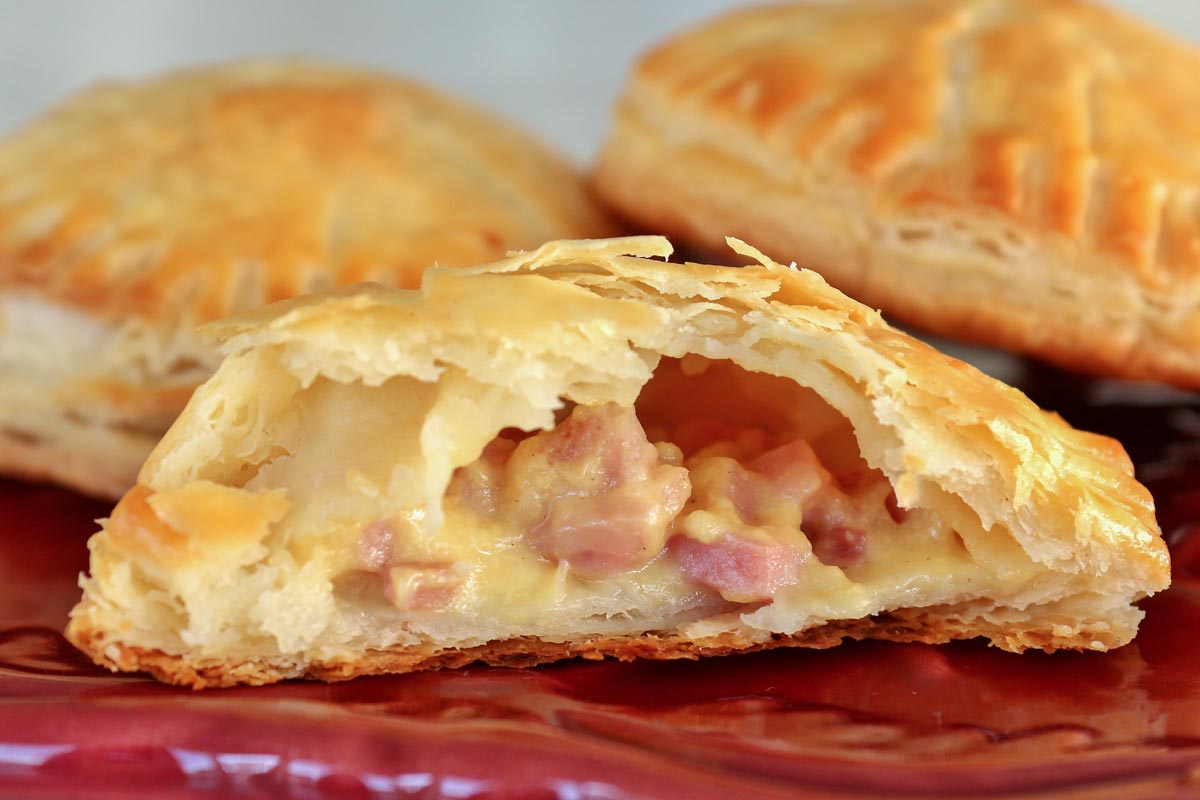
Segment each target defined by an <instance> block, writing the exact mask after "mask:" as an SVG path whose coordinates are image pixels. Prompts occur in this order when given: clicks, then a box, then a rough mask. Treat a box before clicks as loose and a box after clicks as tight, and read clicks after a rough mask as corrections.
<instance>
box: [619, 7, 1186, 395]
mask: <svg viewBox="0 0 1200 800" xmlns="http://www.w3.org/2000/svg"><path fill="white" fill-rule="evenodd" d="M1197 75H1200V53H1198V51H1197V50H1196V49H1195V48H1194V47H1192V46H1190V45H1188V44H1186V43H1184V42H1181V41H1178V40H1176V39H1173V38H1171V37H1170V36H1168V35H1165V34H1163V33H1161V32H1159V31H1156V30H1153V29H1151V28H1149V27H1147V26H1145V25H1143V24H1141V23H1139V22H1137V21H1135V20H1132V19H1130V18H1128V17H1126V16H1124V15H1122V14H1120V13H1117V12H1115V11H1112V10H1109V9H1107V8H1104V7H1101V6H1097V5H1093V4H1090V3H1087V2H1079V1H1078V0H850V1H849V2H840V3H826V2H810V3H795V4H790V5H780V6H773V7H768V8H756V9H753V10H748V11H739V12H736V13H734V14H731V15H729V16H727V17H724V18H722V19H718V20H716V21H714V22H711V23H710V24H707V25H704V26H702V27H699V28H697V29H695V30H691V31H688V32H685V33H683V34H681V35H679V36H678V37H676V38H674V39H673V40H670V41H668V42H666V43H664V44H662V45H661V46H660V47H658V48H657V49H656V50H654V51H653V52H651V53H650V54H649V55H647V56H646V57H645V58H644V59H642V61H641V62H640V63H639V64H638V66H637V68H636V70H635V72H634V74H633V76H632V78H631V80H630V82H629V86H628V89H627V91H626V92H625V95H624V98H623V99H622V100H621V101H620V104H619V106H618V109H617V115H616V123H615V128H614V130H613V132H612V135H611V137H610V139H609V140H608V142H607V145H606V146H605V148H604V150H603V153H602V155H601V157H600V160H599V165H598V168H597V175H596V180H597V182H598V186H599V188H600V191H601V193H602V194H603V195H604V196H605V197H606V198H607V199H608V200H609V201H611V203H612V204H613V205H614V206H615V207H616V208H617V209H619V210H620V211H621V212H623V213H624V214H625V215H626V216H628V217H629V218H631V219H632V220H634V221H636V222H637V223H639V224H640V225H642V226H645V227H647V228H649V229H652V230H653V231H655V232H670V233H672V234H675V235H677V236H678V237H679V238H678V240H677V241H683V242H686V243H688V244H690V245H693V246H695V247H699V248H708V249H710V250H711V249H714V248H717V247H719V246H720V244H721V241H722V237H723V236H725V235H726V234H733V235H736V236H740V237H743V238H746V239H747V240H749V241H753V242H755V243H757V244H758V245H759V246H761V247H762V248H763V249H764V250H765V251H766V252H767V253H768V254H773V255H775V256H776V257H778V258H783V257H786V258H788V259H791V258H794V259H796V260H797V261H798V262H799V263H800V264H801V265H803V266H808V267H812V268H815V269H817V270H818V271H820V272H821V273H822V274H823V275H825V276H826V277H827V278H828V279H829V280H830V282H832V283H833V284H834V285H835V286H838V287H839V288H841V289H842V290H844V291H846V292H848V293H849V294H851V295H853V296H855V297H856V298H858V299H860V300H862V301H863V302H865V303H868V304H870V305H872V306H875V307H877V308H881V309H883V311H884V313H885V314H887V315H888V316H889V317H892V316H894V317H895V318H896V319H898V320H903V321H906V322H910V323H913V324H915V325H918V326H920V327H923V328H925V329H927V330H929V331H933V332H936V333H939V334H942V335H945V336H948V337H955V338H959V339H966V340H974V341H978V342H984V343H988V344H992V345H998V346H1001V347H1006V348H1010V349H1013V350H1017V351H1023V352H1025V353H1030V354H1034V355H1037V356H1040V357H1042V358H1045V359H1049V360H1051V361H1054V362H1057V363H1058V364H1060V365H1063V366H1066V367H1069V368H1072V369H1079V370H1084V371H1090V372H1094V373H1099V374H1105V375H1114V376H1123V377H1128V378H1153V379H1160V380H1164V381H1171V382H1174V383H1176V384H1178V385H1180V386H1184V387H1192V388H1197V387H1200V311H1198V303H1200V205H1198V202H1200V80H1197V79H1196V76H1197Z"/></svg>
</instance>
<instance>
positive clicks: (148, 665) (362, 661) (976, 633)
mask: <svg viewBox="0 0 1200 800" xmlns="http://www.w3.org/2000/svg"><path fill="white" fill-rule="evenodd" d="M962 616H963V615H960V614H958V613H957V611H956V607H953V606H931V607H929V608H910V609H900V610H897V611H892V612H888V613H885V614H879V615H876V616H873V617H868V618H865V619H856V620H837V621H833V622H829V623H827V624H825V625H821V626H818V627H814V628H809V629H807V630H804V631H800V632H799V633H794V634H786V635H785V634H772V635H770V636H769V638H767V639H763V640H753V639H750V638H748V637H745V636H743V635H739V634H737V633H732V632H731V633H722V634H720V635H717V636H711V637H706V638H702V639H692V638H687V637H684V636H681V635H679V634H662V633H644V634H640V635H630V636H605V637H596V638H585V639H580V640H579V641H571V642H550V641H544V640H542V639H538V638H535V637H520V638H514V639H505V640H502V641H494V642H488V643H487V644H484V645H479V646H476V647H469V648H461V649H459V648H444V647H438V646H436V645H432V644H427V645H420V646H416V647H400V648H395V649H389V650H371V651H366V652H364V653H363V654H362V655H361V656H360V657H359V658H357V659H355V660H336V661H314V662H305V661H302V660H299V659H295V658H289V657H279V658H257V659H245V660H233V659H230V660H224V661H219V660H192V659H189V658H187V657H185V656H180V655H172V654H169V653H164V652H163V651H161V650H150V649H144V648H140V647H129V646H126V645H123V644H118V643H109V642H106V641H105V634H104V631H103V630H100V629H97V628H95V627H92V626H91V625H89V624H88V622H87V621H86V619H83V618H76V619H74V620H72V622H71V626H70V627H69V628H68V629H67V638H69V639H70V640H71V642H72V643H73V644H74V645H75V646H76V647H78V648H79V649H81V650H83V651H84V652H86V653H87V654H88V655H90V656H91V657H92V659H93V660H95V662H96V663H97V664H100V665H101V666H105V667H108V668H109V669H111V670H112V671H114V672H148V673H150V674H151V675H153V676H154V677H155V678H157V679H158V680H161V681H165V682H167V683H173V684H177V685H181V686H190V687H192V688H193V689H205V688H214V687H225V686H234V685H237V684H250V685H256V686H257V685H262V684H267V683H274V682H276V681H281V680H287V679H289V678H304V679H311V680H321V681H330V682H332V681H344V680H350V679H351V678H356V677H358V676H361V675H383V674H395V673H404V672H416V671H418V670H429V669H453V668H457V667H463V666H466V665H468V664H476V663H479V664H489V665H492V666H500V667H531V666H534V665H537V664H546V663H549V662H552V661H560V660H562V659H565V658H584V659H589V660H601V659H604V658H616V659H618V660H621V661H633V660H635V659H639V658H647V659H658V660H668V659H697V658H700V657H701V656H720V655H728V654H731V653H749V652H755V651H758V650H769V649H772V648H776V647H806V648H812V649H825V648H829V647H834V646H836V645H839V644H841V643H842V641H844V640H845V639H882V640H886V641H892V642H923V643H926V644H942V643H945V642H949V641H952V640H956V639H972V638H975V637H986V638H988V639H990V640H991V641H992V643H993V644H994V645H996V646H998V647H1000V648H1002V649H1004V650H1009V651H1012V652H1022V651H1024V650H1044V651H1046V652H1052V651H1054V650H1095V649H1109V648H1112V647H1116V646H1119V644H1120V643H1121V641H1122V638H1121V637H1120V636H1118V635H1116V633H1115V632H1114V631H1113V630H1111V629H1109V627H1108V626H1107V624H1106V623H1099V624H1097V625H1096V626H1095V627H1088V626H1086V625H1084V626H1081V627H1080V628H1079V629H1077V630H1074V631H1070V632H1064V631H1062V630H1061V629H1059V630H1053V631H1052V630H1049V629H1047V627H1046V623H1045V622H1044V621H1042V622H1040V623H1039V621H1038V620H1030V621H1023V622H1012V621H1005V622H1004V623H1002V624H1001V623H996V622H992V621H989V620H987V619H983V618H980V617H972V618H970V619H965V618H962Z"/></svg>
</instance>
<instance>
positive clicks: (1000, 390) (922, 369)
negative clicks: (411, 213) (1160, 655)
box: [68, 237, 1169, 685]
mask: <svg viewBox="0 0 1200 800" xmlns="http://www.w3.org/2000/svg"><path fill="white" fill-rule="evenodd" d="M734 244H735V246H736V248H737V249H738V251H739V252H740V253H742V254H743V255H745V256H747V257H749V258H754V259H756V260H758V261H759V262H760V263H759V264H757V265H753V266H748V267H744V268H740V269H732V268H721V267H711V266H705V265H699V264H688V265H673V264H668V263H665V262H661V261H656V260H653V259H652V258H650V257H652V256H665V255H667V254H668V253H669V252H670V248H669V245H668V244H667V243H666V241H665V240H663V239H660V238H656V237H640V238H631V239H623V240H607V241H591V242H557V243H552V244H548V245H546V246H544V247H542V248H539V249H538V250H537V251H535V252H532V253H525V254H519V255H516V256H514V257H512V258H510V259H508V260H506V261H502V262H499V263H497V264H493V265H489V266H484V267H478V268H469V269H465V270H433V271H430V272H428V273H427V274H426V276H425V278H424V282H423V286H422V290H421V291H420V292H399V291H389V290H385V289H381V288H380V289H362V288H357V289H346V290H342V291H340V292H334V293H331V294H328V295H324V296H320V297H312V298H301V299H297V300H293V301H288V302H285V303H283V304H280V305H276V306H273V307H269V308H266V309H262V310H259V311H256V312H250V313H249V314H247V315H244V316H242V317H240V318H237V319H233V320H229V321H224V322H221V323H216V324H214V325H213V326H211V327H210V328H209V331H210V333H211V334H213V335H214V336H216V337H218V338H219V339H220V340H221V341H222V344H221V347H222V349H223V350H224V352H225V353H226V354H227V356H226V359H225V361H224V362H223V364H222V366H221V367H220V368H219V369H218V371H217V373H216V374H215V375H214V377H213V378H212V379H211V380H210V381H209V382H207V383H206V384H205V385H204V386H203V387H202V388H201V389H200V390H199V391H198V392H197V393H196V395H195V396H194V397H193V398H192V400H191V402H190V403H189V405H188V408H187V409H186V410H185V412H184V413H183V414H182V415H181V417H180V418H179V419H178V420H177V421H176V423H175V424H174V425H173V426H172V428H171V430H170V431H169V432H168V433H167V435H166V436H165V437H164V439H163V440H162V442H161V443H160V444H159V446H158V447H157V448H156V450H155V452H154V454H153V456H152V457H151V458H150V460H149V461H148V462H147V464H146V465H145V467H144V468H143V470H142V472H141V474H140V476H139V482H138V486H137V487H136V488H135V489H134V490H133V491H131V492H130V493H129V494H128V495H126V497H125V498H124V499H123V500H122V502H121V504H120V505H118V507H117V509H116V511H115V512H114V514H113V517H112V519H110V520H109V521H107V522H106V524H105V529H104V530H103V531H102V532H100V533H99V534H97V535H96V536H95V537H93V539H92V541H91V542H90V544H89V546H90V548H91V551H92V561H91V574H90V577H89V578H87V579H85V580H84V582H83V587H84V597H83V599H82V601H81V602H80V604H79V605H78V606H77V608H76V609H75V611H74V612H73V614H72V620H71V624H70V628H69V630H68V635H69V636H70V637H71V639H72V641H74V642H75V643H76V644H77V645H79V646H81V647H82V648H84V649H85V650H86V651H87V652H89V654H91V655H92V657H93V658H95V659H97V660H98V661H99V662H100V663H104V664H107V665H108V666H110V667H113V668H115V669H124V670H130V669H139V668H141V669H148V670H151V671H154V672H155V673H156V674H158V675H159V676H160V677H165V678H167V679H170V680H175V681H178V682H183V683H194V684H201V685H214V684H224V683H231V682H240V681H252V682H261V681H266V680H273V679H277V678H280V677H288V676H304V675H306V676H316V677H338V676H341V677H349V676H352V675H354V674H365V673H369V672H379V671H402V670H405V669H414V668H421V667H428V666H438V665H454V664H459V663H464V662H466V661H470V660H476V659H481V660H489V661H500V662H503V663H513V662H520V661H525V662H535V661H543V660H547V659H550V658H554V657H559V656H562V655H568V654H580V655H585V654H589V653H590V654H593V655H603V654H609V655H615V656H629V655H633V654H646V655H655V654H657V655H659V656H661V657H676V656H679V655H687V654H689V653H700V652H709V651H711V652H725V651H730V650H733V649H757V648H761V647H767V646H775V645H776V644H780V643H793V644H795V643H806V642H807V643H814V644H815V643H823V644H831V643H833V641H834V640H836V639H840V638H841V637H842V636H868V635H870V636H876V635H877V636H880V637H883V638H904V639H910V640H922V641H925V640H927V641H943V640H945V639H947V638H953V637H957V636H971V635H983V636H986V637H988V638H990V639H991V641H992V642H993V643H994V644H996V645H998V646H1001V647H1005V648H1007V649H1013V650H1021V649H1025V648H1028V647H1036V648H1042V649H1055V648H1062V647H1068V648H1082V649H1100V650H1103V649H1108V648H1111V647H1114V646H1118V645H1120V644H1122V643H1124V642H1126V641H1128V640H1129V639H1130V638H1131V637H1132V636H1133V634H1134V632H1135V630H1136V626H1137V622H1138V620H1139V619H1140V617H1141V612H1140V611H1139V610H1138V609H1137V608H1136V607H1135V606H1134V605H1133V602H1134V601H1135V600H1137V599H1138V598H1140V597H1142V596H1144V595H1145V594H1148V593H1152V592H1155V591H1158V590H1159V589H1161V588H1163V587H1164V586H1165V585H1166V584H1167V582H1168V579H1169V565H1168V562H1167V556H1166V549H1165V547H1164V545H1163V542H1162V540H1161V538H1160V536H1159V532H1158V529H1157V526H1156V523H1155V521H1154V512H1153V504H1152V501H1151V499H1150V496H1149V494H1148V493H1147V492H1146V490H1145V488H1144V487H1142V486H1141V485H1140V484H1138V483H1137V482H1136V480H1134V478H1133V476H1132V469H1131V466H1130V464H1129V461H1128V458H1127V457H1126V456H1125V454H1124V451H1123V450H1122V449H1121V448H1120V446H1119V445H1118V444H1117V443H1116V442H1113V441H1112V440H1109V439H1105V438H1103V437H1099V436H1095V435H1092V434H1087V433H1083V432H1080V431H1076V430H1073V429H1071V428H1070V427H1069V426H1067V425H1066V424H1065V423H1064V422H1063V421H1062V420H1061V419H1059V418H1058V417H1056V416H1053V415H1050V414H1046V413H1044V412H1042V411H1040V410H1038V409H1037V408H1036V407H1035V406H1034V405H1033V404H1032V403H1030V402H1029V401H1028V400H1027V399H1026V398H1025V397H1024V396H1022V395H1021V394H1020V393H1019V392H1017V391H1015V390H1013V389H1011V388H1009V387H1006V386H1004V385H1002V384H999V383H997V382H995V381H993V380H991V379H989V378H987V377H986V376H984V375H982V374H981V373H979V372H978V371H976V370H975V369H973V368H972V367H970V366H968V365H965V364H963V363H961V362H958V361H955V360H953V359H951V358H949V357H947V356H944V355H942V354H940V353H938V352H936V351H935V350H933V349H931V348H930V347H928V346H926V345H924V344H922V343H920V342H918V341H916V340H913V339H912V338H910V337H908V336H906V335H904V334H903V333H901V332H899V331H896V330H894V329H892V328H890V327H889V326H887V325H886V324H885V323H884V322H883V320H882V319H881V318H880V317H879V315H878V314H877V313H875V312H874V311H872V310H870V309H868V308H866V307H864V306H862V305H859V304H858V303H856V302H854V301H852V300H850V299H848V298H846V297H845V296H844V295H842V294H840V293H839V292H837V291H836V290H834V289H832V288H831V287H829V286H828V285H827V284H826V283H825V282H824V281H823V280H822V279H821V278H820V277H819V276H817V275H816V274H815V273H812V272H807V271H803V270H794V269H789V268H786V267H782V266H780V265H778V264H775V263H774V262H772V261H770V260H769V259H766V258H765V257H763V256H761V255H760V254H758V253H757V252H756V251H754V250H753V249H752V248H749V247H746V246H745V245H741V244H740V243H736V242H735V243H734ZM629 254H632V255H629ZM568 412H569V414H570V415H569V416H567V413H568ZM634 412H636V415H637V419H636V420H634V419H633V416H632V415H633V414H634ZM697 430H699V431H701V433H702V434H703V435H702V436H700V439H699V440H698V443H697V442H696V441H693V442H692V443H689V442H688V441H687V439H688V435H685V434H686V433H687V431H697ZM659 431H662V432H663V433H659ZM755 431H757V432H758V433H757V434H755V433H754V432H755ZM752 434H753V435H752ZM506 436H507V437H509V438H505V437H506ZM756 436H757V440H761V441H759V443H758V444H753V443H751V444H745V447H748V448H750V449H749V450H748V451H746V452H747V455H745V456H742V455H739V452H740V451H739V449H738V448H741V447H743V445H742V444H736V443H735V441H734V440H735V439H736V440H738V441H739V442H740V441H742V440H745V442H751V440H754V439H755V438H756ZM619 437H624V439H622V441H623V442H624V443H622V444H621V445H620V446H616V447H613V446H609V445H611V444H612V442H613V441H616V440H617V438H619ZM691 438H692V439H696V437H695V436H692V437H691ZM767 440H770V441H767ZM652 442H655V443H653V444H652ZM704 442H709V443H710V444H708V445H706V444H704ZM712 447H715V448H716V449H715V450H714V449H711V448H712ZM706 448H709V449H706ZM743 449H744V448H743ZM705 459H708V460H707V461H706V460H705ZM739 459H741V460H739ZM683 472H688V473H689V474H688V475H687V476H685V475H683V474H681V473H683ZM685 477H686V479H687V481H690V483H687V482H685ZM513 480H519V481H522V482H521V483H518V484H516V488H517V490H518V491H516V492H513V491H510V489H511V488H512V483H511V481H513ZM506 481H508V482H507V483H506ZM879 481H882V482H883V486H882V488H883V489H885V490H890V491H891V492H892V493H893V495H894V497H892V498H891V499H889V500H888V501H887V503H886V505H887V509H886V510H885V509H884V506H885V502H884V498H883V496H882V495H881V494H879V493H878V492H877V491H876V489H873V488H870V487H874V486H877V484H878V482H879ZM564 486H566V487H567V488H568V489H569V491H568V492H567V493H566V495H564V494H563V492H561V491H559V490H560V489H561V488H562V487H564ZM855 486H858V487H867V488H859V489H855V488H854V487H855ZM839 487H840V488H839ZM685 489H686V490H687V491H688V492H690V497H688V498H686V501H685V497H684V495H682V494H680V492H683V491H684V490H685ZM870 492H875V493H874V494H870V496H871V497H874V498H876V500H874V501H872V502H877V503H878V506H877V507H876V510H875V512H874V513H875V516H873V517H871V516H868V517H860V516H856V515H855V514H856V510H855V509H856V504H857V503H859V502H860V501H863V498H865V497H867V496H868V494H869V493H870ZM563 496H569V498H571V499H570V501H569V502H566V501H562V500H561V498H562V497H563ZM538 498H540V499H538ZM789 498H793V499H795V502H796V504H797V506H796V507H795V508H793V507H790V506H789V505H788V502H787V501H788V499H789ZM847 498H849V499H847ZM893 501H894V502H893ZM539 503H540V504H541V505H538V504H539ZM846 503H850V505H849V506H847V505H846ZM531 504H532V505H531ZM839 504H840V505H839ZM839 509H840V510H839ZM664 514H666V515H667V516H666V517H664V516H663V515H664ZM606 515H611V518H612V519H617V520H620V524H615V525H610V524H607V520H608V517H606ZM674 515H678V517H677V518H676V519H675V520H674V521H673V522H672V521H671V520H670V519H669V517H671V516H674ZM864 519H865V520H870V519H876V520H879V521H880V522H879V524H878V525H877V526H874V527H875V528H877V529H872V530H866V528H868V527H871V526H870V525H868V523H866V522H862V520H864ZM521 520H526V521H525V522H523V523H522V522H521ZM814 524H815V525H817V527H813V525H814ZM522 525H524V526H525V527H524V528H522V527H521V526H522ZM638 526H641V528H642V529H643V532H644V534H645V535H644V538H643V539H639V540H637V541H634V542H632V543H631V544H630V543H626V544H630V546H621V547H617V546H616V544H619V543H620V542H619V539H620V537H621V536H624V535H626V533H627V532H628V530H629V529H631V528H637V527H638ZM663 526H666V527H663ZM789 526H790V527H789ZM860 529H861V530H860ZM587 537H590V539H588V540H587V541H588V547H579V546H578V545H579V542H580V541H583V540H584V539H586V538H587ZM822 540H824V541H822ZM731 565H732V566H731Z"/></svg>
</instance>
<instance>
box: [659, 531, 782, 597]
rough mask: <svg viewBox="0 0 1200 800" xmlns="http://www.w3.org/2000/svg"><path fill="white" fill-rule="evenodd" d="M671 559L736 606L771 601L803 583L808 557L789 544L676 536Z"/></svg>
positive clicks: (726, 536) (727, 536)
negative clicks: (802, 571)
mask: <svg viewBox="0 0 1200 800" xmlns="http://www.w3.org/2000/svg"><path fill="white" fill-rule="evenodd" d="M670 553H671V558H672V559H673V560H674V561H675V564H676V566H678V567H679V569H680V571H681V572H683V574H684V575H686V576H687V577H688V578H690V579H691V580H693V581H695V582H696V583H699V584H702V585H704V586H708V587H710V588H712V589H716V590H717V591H718V592H719V593H720V595H721V597H723V598H725V599H726V600H729V601H731V602H734V603H755V602H762V601H764V600H770V599H771V598H772V597H773V596H774V595H775V592H777V591H778V590H779V589H780V588H782V587H784V586H788V585H791V584H794V583H797V582H798V581H799V569H800V566H801V564H802V563H803V562H804V555H803V554H801V553H800V552H798V551H797V550H796V549H794V548H792V547H789V546H787V545H785V544H781V543H778V542H770V541H759V540H757V539H744V538H741V537H739V536H734V535H732V534H724V535H722V536H721V537H719V538H718V539H717V540H716V541H714V542H711V543H709V542H701V541H698V540H696V539H693V538H691V537H688V536H674V537H672V539H671V542H670Z"/></svg>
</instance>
